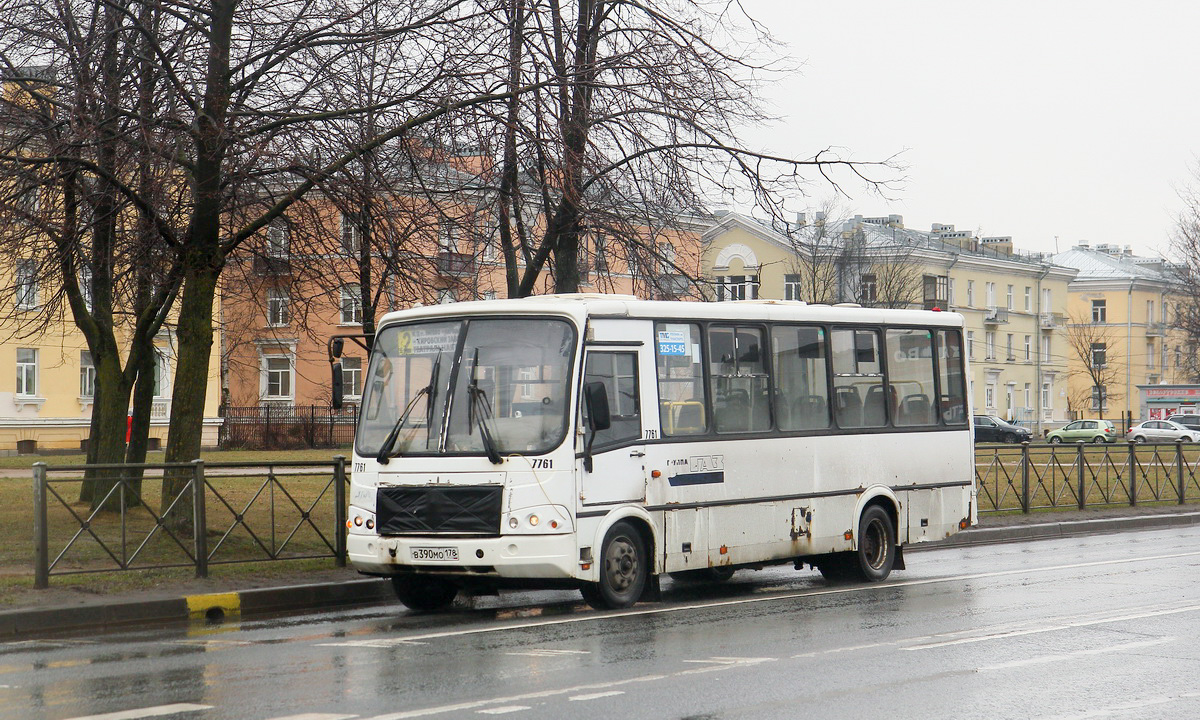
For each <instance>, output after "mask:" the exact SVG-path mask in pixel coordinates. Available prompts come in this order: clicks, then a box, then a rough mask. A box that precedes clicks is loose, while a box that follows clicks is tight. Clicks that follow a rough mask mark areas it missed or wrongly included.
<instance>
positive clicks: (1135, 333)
mask: <svg viewBox="0 0 1200 720" xmlns="http://www.w3.org/2000/svg"><path fill="white" fill-rule="evenodd" d="M1053 260H1054V262H1055V263H1056V264H1058V265H1063V266H1067V267H1072V268H1075V269H1076V270H1077V274H1076V276H1075V278H1074V279H1073V280H1072V281H1071V283H1070V286H1069V288H1068V292H1069V298H1068V303H1067V318H1066V322H1067V336H1068V339H1069V343H1068V347H1067V348H1066V350H1067V352H1068V353H1069V358H1068V359H1069V362H1070V364H1071V367H1072V371H1071V379H1070V383H1069V389H1068V397H1069V399H1070V404H1071V409H1072V410H1074V411H1076V413H1077V414H1081V415H1087V416H1093V417H1094V416H1099V417H1105V418H1108V419H1112V420H1116V421H1119V420H1120V419H1121V418H1122V417H1132V418H1133V420H1134V421H1137V420H1139V419H1147V418H1150V417H1151V409H1152V406H1153V409H1155V410H1156V411H1157V413H1156V414H1158V415H1161V414H1162V413H1163V412H1164V411H1166V410H1170V409H1172V407H1171V405H1170V402H1167V403H1166V404H1165V405H1164V404H1163V403H1162V402H1153V403H1151V402H1149V401H1147V400H1146V399H1144V398H1145V394H1143V396H1142V398H1143V399H1139V392H1138V387H1139V386H1146V385H1153V386H1158V385H1176V384H1181V383H1185V382H1187V381H1188V380H1189V378H1188V376H1187V371H1186V368H1185V365H1186V364H1185V363H1184V357H1183V354H1184V353H1190V352H1191V349H1190V348H1189V347H1188V343H1187V340H1186V338H1185V337H1184V335H1183V333H1182V332H1180V331H1179V330H1176V329H1174V328H1173V327H1172V321H1173V318H1174V313H1175V311H1176V304H1177V303H1179V302H1181V301H1182V298H1180V297H1179V296H1178V295H1177V294H1176V293H1175V291H1174V284H1173V280H1172V275H1171V272H1170V270H1171V269H1170V266H1169V265H1168V264H1167V263H1166V262H1165V261H1164V260H1163V259H1162V258H1148V257H1138V256H1135V255H1133V254H1132V253H1131V252H1130V248H1129V246H1124V247H1121V246H1118V245H1113V244H1107V243H1106V244H1097V245H1094V246H1091V245H1087V244H1080V245H1076V246H1075V247H1072V248H1071V249H1070V250H1067V251H1065V252H1062V253H1059V254H1057V255H1055V256H1054V258H1053ZM1149 396H1150V397H1154V398H1160V399H1163V400H1167V401H1169V400H1170V399H1171V398H1174V397H1175V396H1170V397H1168V396H1166V395H1164V393H1162V392H1158V391H1156V392H1150V393H1149ZM1176 399H1178V398H1176ZM1185 404H1186V403H1185Z"/></svg>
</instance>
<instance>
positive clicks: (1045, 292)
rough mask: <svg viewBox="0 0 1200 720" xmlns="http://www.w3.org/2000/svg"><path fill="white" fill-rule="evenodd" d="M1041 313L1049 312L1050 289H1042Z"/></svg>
mask: <svg viewBox="0 0 1200 720" xmlns="http://www.w3.org/2000/svg"><path fill="white" fill-rule="evenodd" d="M1042 312H1050V288H1042Z"/></svg>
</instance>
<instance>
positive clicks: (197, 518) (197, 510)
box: [192, 460, 208, 578]
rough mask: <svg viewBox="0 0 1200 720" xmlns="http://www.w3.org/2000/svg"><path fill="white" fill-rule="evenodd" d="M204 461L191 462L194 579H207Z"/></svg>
mask: <svg viewBox="0 0 1200 720" xmlns="http://www.w3.org/2000/svg"><path fill="white" fill-rule="evenodd" d="M204 495H205V493H204V461H203V460H193V461H192V515H193V518H194V519H193V523H192V525H193V527H192V536H193V538H194V539H195V552H196V577H198V578H206V577H208V514H207V512H206V510H205V507H204Z"/></svg>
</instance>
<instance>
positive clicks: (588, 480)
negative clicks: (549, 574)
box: [580, 342, 653, 507]
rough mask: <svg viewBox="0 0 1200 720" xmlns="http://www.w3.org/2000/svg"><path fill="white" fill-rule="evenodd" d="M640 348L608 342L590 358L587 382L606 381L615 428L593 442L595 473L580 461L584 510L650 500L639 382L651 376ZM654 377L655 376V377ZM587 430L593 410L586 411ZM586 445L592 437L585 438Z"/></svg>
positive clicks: (590, 353)
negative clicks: (589, 416) (648, 375)
mask: <svg viewBox="0 0 1200 720" xmlns="http://www.w3.org/2000/svg"><path fill="white" fill-rule="evenodd" d="M644 352H645V349H644V348H643V347H639V346H637V345H632V344H631V345H629V346H628V347H623V346H620V345H617V344H615V343H611V342H609V343H605V345H604V347H603V348H588V349H587V354H586V355H585V357H584V378H583V380H584V382H585V383H588V382H601V383H604V387H605V389H606V390H607V392H608V409H609V415H610V416H611V418H612V426H611V427H609V428H608V429H607V430H601V431H600V432H598V433H596V437H595V439H594V440H593V441H592V469H591V472H588V471H587V470H586V469H585V468H584V467H583V463H582V461H580V477H581V478H582V479H581V480H580V504H581V506H582V507H589V506H590V507H595V506H602V505H612V504H617V503H623V502H644V501H645V499H646V468H645V462H644V460H645V455H646V446H645V443H644V442H643V440H642V438H643V429H642V397H643V393H642V391H641V386H640V384H639V381H640V380H641V378H642V377H644V376H645V373H644V372H643V368H642V364H643V362H645V360H644V358H642V355H643V354H644ZM650 377H653V375H652V374H651V375H650ZM583 413H584V417H583V419H582V421H583V427H586V426H587V425H586V423H587V417H586V413H587V409H586V408H584V409H583ZM582 440H583V442H584V443H585V444H586V441H587V437H586V436H585V437H583V438H582Z"/></svg>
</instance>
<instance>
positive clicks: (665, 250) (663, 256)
mask: <svg viewBox="0 0 1200 720" xmlns="http://www.w3.org/2000/svg"><path fill="white" fill-rule="evenodd" d="M657 249H658V272H659V273H660V274H662V275H675V274H676V273H677V272H678V271H677V270H676V269H675V246H674V245H672V244H671V243H669V242H660V243H658V244H657Z"/></svg>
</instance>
